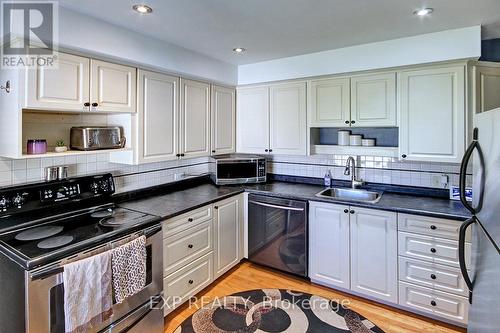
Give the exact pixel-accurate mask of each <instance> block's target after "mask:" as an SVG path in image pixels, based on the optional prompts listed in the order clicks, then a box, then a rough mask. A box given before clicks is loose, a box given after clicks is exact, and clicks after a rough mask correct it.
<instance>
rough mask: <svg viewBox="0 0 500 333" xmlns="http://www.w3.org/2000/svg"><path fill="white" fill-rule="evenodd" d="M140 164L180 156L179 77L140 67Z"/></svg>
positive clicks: (138, 135)
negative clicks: (144, 69) (178, 154)
mask: <svg viewBox="0 0 500 333" xmlns="http://www.w3.org/2000/svg"><path fill="white" fill-rule="evenodd" d="M138 77H139V80H138V100H139V103H138V109H137V110H138V114H137V122H138V126H137V154H138V163H152V162H161V161H168V160H175V159H177V158H178V157H177V153H178V118H179V100H178V95H179V78H178V77H174V76H170V75H165V74H160V73H155V72H149V71H143V70H139V74H138Z"/></svg>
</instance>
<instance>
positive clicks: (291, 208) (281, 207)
mask: <svg viewBox="0 0 500 333" xmlns="http://www.w3.org/2000/svg"><path fill="white" fill-rule="evenodd" d="M249 203H252V204H256V205H259V206H264V207H270V208H277V209H284V210H293V211H296V212H303V211H304V208H297V207H287V206H278V205H272V204H268V203H264V202H258V201H249Z"/></svg>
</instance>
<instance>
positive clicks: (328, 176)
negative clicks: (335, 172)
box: [324, 170, 332, 187]
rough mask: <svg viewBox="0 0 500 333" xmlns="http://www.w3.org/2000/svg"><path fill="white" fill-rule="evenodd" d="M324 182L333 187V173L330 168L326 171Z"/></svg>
mask: <svg viewBox="0 0 500 333" xmlns="http://www.w3.org/2000/svg"><path fill="white" fill-rule="evenodd" d="M324 184H325V187H331V186H332V173H331V172H330V170H328V171H327V172H326V173H325V178H324Z"/></svg>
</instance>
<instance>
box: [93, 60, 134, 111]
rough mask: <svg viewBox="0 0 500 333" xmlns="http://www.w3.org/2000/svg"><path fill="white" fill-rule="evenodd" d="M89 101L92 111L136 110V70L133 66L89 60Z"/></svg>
mask: <svg viewBox="0 0 500 333" xmlns="http://www.w3.org/2000/svg"><path fill="white" fill-rule="evenodd" d="M91 67H92V70H91V76H90V87H91V88H90V91H91V95H90V103H92V104H94V103H97V106H95V107H93V110H94V111H102V112H129V113H133V112H135V111H136V93H137V92H136V84H137V82H136V80H137V79H136V74H137V73H136V72H137V69H136V68H134V67H129V66H123V65H118V64H112V63H109V62H105V61H99V60H94V59H92V60H91Z"/></svg>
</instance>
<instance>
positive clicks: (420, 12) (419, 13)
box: [413, 8, 434, 16]
mask: <svg viewBox="0 0 500 333" xmlns="http://www.w3.org/2000/svg"><path fill="white" fill-rule="evenodd" d="M433 11H434V8H422V9H418V10H416V11H414V12H413V15H416V16H427V15H430V14H432V12H433Z"/></svg>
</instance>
